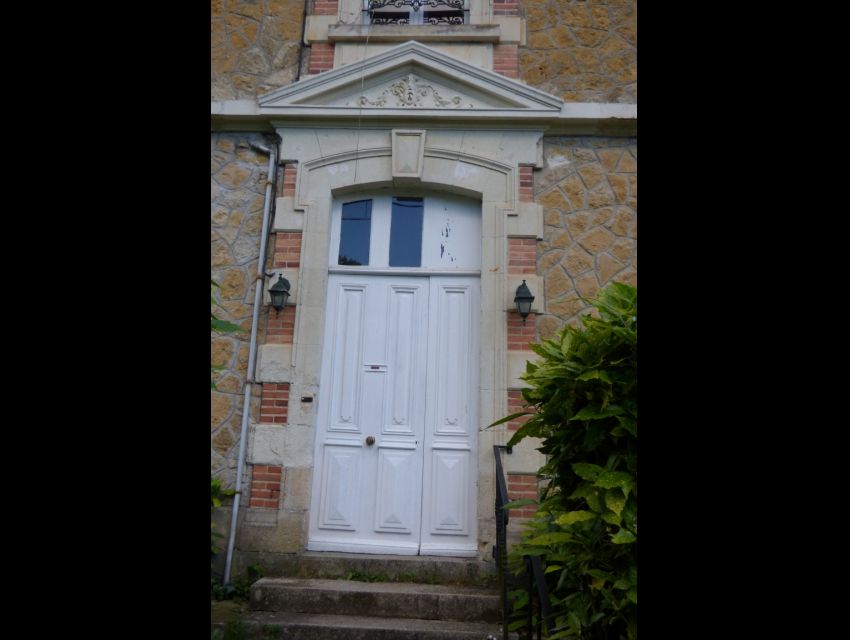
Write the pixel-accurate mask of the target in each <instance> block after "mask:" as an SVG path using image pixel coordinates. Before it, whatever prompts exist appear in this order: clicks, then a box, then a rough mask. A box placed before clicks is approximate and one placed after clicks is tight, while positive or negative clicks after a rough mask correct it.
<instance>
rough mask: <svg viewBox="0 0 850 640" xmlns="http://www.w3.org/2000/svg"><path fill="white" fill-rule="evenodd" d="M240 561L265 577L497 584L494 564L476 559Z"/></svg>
mask: <svg viewBox="0 0 850 640" xmlns="http://www.w3.org/2000/svg"><path fill="white" fill-rule="evenodd" d="M243 555H244V554H243ZM241 562H242V563H243V568H244V566H250V565H253V564H259V565H261V566H262V567H263V569H264V571H265V575H266V576H268V577H291V578H324V579H334V578H343V579H348V578H350V577H351V576H352V575H354V576H355V577H356V576H357V574H365V575H369V576H381V577H382V578H385V579H386V581H388V582H395V581H401V582H418V583H423V584H465V585H469V586H473V587H475V586H482V585H488V584H495V582H496V566H495V564H494V563H493V562H484V561H482V560H479V559H477V558H456V557H448V556H396V555H388V554H364V553H342V552H337V551H307V552H304V553H299V554H265V553H262V552H256V553H252V554H248V555H246V556H245V557H243V558H242V560H241ZM237 572H238V571H237Z"/></svg>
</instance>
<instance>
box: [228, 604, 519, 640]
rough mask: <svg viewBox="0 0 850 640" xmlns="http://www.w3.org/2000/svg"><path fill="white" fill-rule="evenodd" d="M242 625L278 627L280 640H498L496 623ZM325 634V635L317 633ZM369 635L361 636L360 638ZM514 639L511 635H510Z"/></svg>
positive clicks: (285, 619)
mask: <svg viewBox="0 0 850 640" xmlns="http://www.w3.org/2000/svg"><path fill="white" fill-rule="evenodd" d="M241 621H242V623H243V624H245V625H248V626H259V627H260V628H262V629H266V630H268V627H270V626H272V627H273V626H277V627H280V628H281V629H280V630H281V631H283V632H284V633H283V634H282V635H281V636H279V637H282V638H289V637H299V636H298V635H297V634H292V631H293V630H294V629H297V628H300V629H301V630H303V631H312V632H314V633H313V634H302V635H304V637H316V638H319V637H327V638H336V637H339V638H360V637H364V638H382V639H389V638H398V639H399V640H408V639H413V638H417V639H418V638H422V639H423V640H424V639H426V638H434V639H438V638H447V639H448V638H458V639H460V638H464V639H466V638H469V639H470V640H471V639H475V640H485V638H487V636H488V635H492V636H494V637H496V638H500V637H501V636H500V635H499V631H500V627H499V624H498V623H492V622H491V623H487V622H461V621H455V620H422V619H417V618H370V617H366V616H351V615H330V614H315V613H289V612H287V613H283V612H272V611H252V612H250V613H247V614H245V615H243V616H242V617H241ZM322 630H326V631H327V633H325V634H324V635H316V632H321V631H322ZM335 633H339V634H340V635H338V636H337V635H335ZM364 633H365V634H369V635H363V634H364ZM512 635H513V634H512Z"/></svg>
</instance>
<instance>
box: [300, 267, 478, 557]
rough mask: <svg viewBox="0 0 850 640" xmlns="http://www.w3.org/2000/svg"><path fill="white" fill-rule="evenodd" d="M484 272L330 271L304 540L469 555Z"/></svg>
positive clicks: (369, 549) (333, 546)
mask: <svg viewBox="0 0 850 640" xmlns="http://www.w3.org/2000/svg"><path fill="white" fill-rule="evenodd" d="M479 282H480V281H479V278H478V277H470V276H461V277H455V276H415V277H414V276H410V277H408V276H391V275H365V274H364V275H359V274H344V275H341V274H333V275H330V276H329V280H328V304H327V322H326V326H325V342H324V355H323V362H322V379H321V386H320V390H319V402H318V423H317V432H316V447H315V457H314V460H315V468H314V476H313V493H312V507H311V515H310V533H309V541H308V548H309V549H312V550H318V551H349V552H362V553H389V554H403V555H415V554H423V555H454V556H471V555H475V553H476V550H477V508H476V507H477V505H476V496H477V479H478V473H477V455H476V453H477V444H478V443H477V440H478V438H477V435H478V377H479V371H478V367H479V357H478V356H479V342H478V340H479V339H478V334H479V328H478V326H479V317H480V304H479V295H480V291H479Z"/></svg>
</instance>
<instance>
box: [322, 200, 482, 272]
mask: <svg viewBox="0 0 850 640" xmlns="http://www.w3.org/2000/svg"><path fill="white" fill-rule="evenodd" d="M330 236H331V237H330V264H329V266H331V267H332V268H340V267H342V268H352V267H353V268H358V269H359V268H361V267H362V268H369V269H390V268H392V269H398V268H402V269H411V268H412V269H439V270H446V269H478V268H479V267H480V265H481V205H480V203H479V202H477V201H474V200H471V199H469V198H464V197H461V196H455V195H450V194H440V195H426V196H393V195H376V196H374V197H372V198H364V197H363V196H360V197H357V196H355V197H353V198H339V199H337V200H336V201H335V202H334V207H333V214H332V218H331V228H330Z"/></svg>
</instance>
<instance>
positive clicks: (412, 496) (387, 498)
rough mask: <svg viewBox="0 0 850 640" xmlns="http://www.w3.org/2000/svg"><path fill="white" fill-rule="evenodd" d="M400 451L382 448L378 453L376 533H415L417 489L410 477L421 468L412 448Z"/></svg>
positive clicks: (400, 449)
mask: <svg viewBox="0 0 850 640" xmlns="http://www.w3.org/2000/svg"><path fill="white" fill-rule="evenodd" d="M402 447H403V445H396V446H391V447H388V446H382V447H381V448H380V449H379V450H378V484H377V496H376V500H375V503H376V504H375V530H376V531H386V532H391V533H413V532H414V529H418V524H419V523H418V520H419V517H418V516H419V497H420V496H419V493H420V491H421V485H420V484H419V482H416V481H414V479H413V478H412V477H411V476H413V475H414V473H415V472H416V470H418V469H419V468H420V467H421V465H420V464H419V460H418V459H417V454H418V452H417V451H416V447H415V446H413V445H410V446H405V447H403V448H402ZM416 533H417V534H418V533H419V532H418V530H417V531H416Z"/></svg>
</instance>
